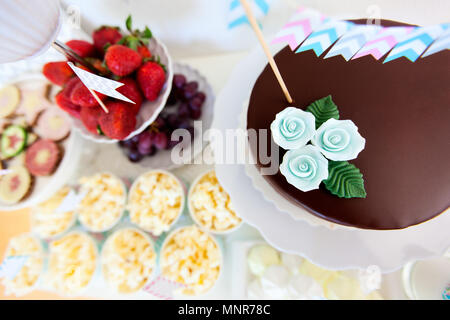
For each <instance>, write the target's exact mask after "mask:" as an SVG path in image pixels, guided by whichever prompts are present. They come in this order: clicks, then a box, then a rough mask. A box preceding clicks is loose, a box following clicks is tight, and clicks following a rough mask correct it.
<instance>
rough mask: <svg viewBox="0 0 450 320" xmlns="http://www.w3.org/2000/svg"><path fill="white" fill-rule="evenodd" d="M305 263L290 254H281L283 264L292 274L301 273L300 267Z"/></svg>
mask: <svg viewBox="0 0 450 320" xmlns="http://www.w3.org/2000/svg"><path fill="white" fill-rule="evenodd" d="M302 262H303V258H302V257H300V256H298V255H294V254H289V253H284V252H282V253H281V263H282V264H283V265H284V266H286V267H287V268H288V269H289V271H290V272H291V273H292V274H297V273H298V272H299V268H300V265H301V264H302Z"/></svg>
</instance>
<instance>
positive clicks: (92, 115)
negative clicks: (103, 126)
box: [81, 106, 105, 134]
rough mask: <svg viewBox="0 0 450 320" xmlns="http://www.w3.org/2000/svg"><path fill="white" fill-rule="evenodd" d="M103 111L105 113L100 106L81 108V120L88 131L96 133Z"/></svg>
mask: <svg viewBox="0 0 450 320" xmlns="http://www.w3.org/2000/svg"><path fill="white" fill-rule="evenodd" d="M103 113H105V111H103V109H102V108H101V107H100V106H98V107H92V108H81V121H82V122H83V124H84V126H85V127H86V129H88V131H89V132H92V133H93V134H98V125H99V120H100V117H101V115H102V114H103Z"/></svg>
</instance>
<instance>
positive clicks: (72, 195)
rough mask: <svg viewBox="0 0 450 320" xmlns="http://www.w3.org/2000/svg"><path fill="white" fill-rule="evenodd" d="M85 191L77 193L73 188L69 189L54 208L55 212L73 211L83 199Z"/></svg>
mask: <svg viewBox="0 0 450 320" xmlns="http://www.w3.org/2000/svg"><path fill="white" fill-rule="evenodd" d="M85 196H86V193H80V194H77V193H76V192H75V191H74V190H73V189H72V190H70V192H69V194H68V195H67V196H66V197H65V198H64V200H63V201H62V202H61V204H60V205H59V206H58V208H56V210H55V212H56V213H65V212H69V211H74V210H75V209H76V208H77V207H78V205H79V204H80V202H81V201H82V200H83V199H84V197H85Z"/></svg>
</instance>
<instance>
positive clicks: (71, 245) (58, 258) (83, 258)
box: [48, 232, 98, 295]
mask: <svg viewBox="0 0 450 320" xmlns="http://www.w3.org/2000/svg"><path fill="white" fill-rule="evenodd" d="M49 250H50V255H49V266H48V284H49V286H50V287H51V288H53V289H54V290H56V291H58V292H60V293H62V294H68V295H75V294H79V293H81V291H82V290H83V289H85V288H86V287H87V286H88V285H89V283H90V282H91V280H92V278H93V276H94V273H95V270H96V268H97V255H98V254H97V248H96V245H95V243H94V241H93V240H92V239H91V238H90V237H89V236H88V235H87V234H85V233H82V232H72V233H70V234H68V235H66V236H64V237H63V238H61V239H59V240H55V241H53V242H51V243H50V246H49Z"/></svg>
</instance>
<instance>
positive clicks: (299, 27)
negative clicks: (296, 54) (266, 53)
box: [271, 7, 325, 51]
mask: <svg viewBox="0 0 450 320" xmlns="http://www.w3.org/2000/svg"><path fill="white" fill-rule="evenodd" d="M324 20H325V16H324V15H323V14H321V13H320V12H318V11H316V10H313V9H307V8H303V7H301V8H299V9H298V10H297V11H296V12H295V14H294V15H293V16H292V18H291V19H290V20H289V22H288V23H287V24H286V25H284V27H283V28H282V29H281V30H280V32H278V33H277V35H276V36H275V39H273V40H272V42H271V43H272V44H276V43H280V42H285V43H287V44H289V47H290V48H291V50H292V51H294V50H295V48H297V47H298V45H299V44H300V43H302V42H303V40H305V39H306V37H308V36H309V35H310V34H311V33H312V32H313V31H314V29H315V28H317V27H318V26H319V25H321V24H322V22H323V21H324Z"/></svg>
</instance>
